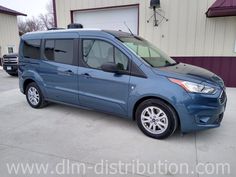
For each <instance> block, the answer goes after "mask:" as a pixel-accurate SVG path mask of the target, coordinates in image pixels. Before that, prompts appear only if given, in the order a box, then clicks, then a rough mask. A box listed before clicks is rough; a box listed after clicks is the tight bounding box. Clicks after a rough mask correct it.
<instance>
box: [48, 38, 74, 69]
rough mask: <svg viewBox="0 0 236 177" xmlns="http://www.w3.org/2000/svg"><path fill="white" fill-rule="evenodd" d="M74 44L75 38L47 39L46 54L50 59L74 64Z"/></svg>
mask: <svg viewBox="0 0 236 177" xmlns="http://www.w3.org/2000/svg"><path fill="white" fill-rule="evenodd" d="M73 46H74V40H73V39H56V40H51V39H50V40H46V41H45V50H44V55H45V57H46V59H48V60H50V61H55V62H58V63H64V64H70V65H72V64H73Z"/></svg>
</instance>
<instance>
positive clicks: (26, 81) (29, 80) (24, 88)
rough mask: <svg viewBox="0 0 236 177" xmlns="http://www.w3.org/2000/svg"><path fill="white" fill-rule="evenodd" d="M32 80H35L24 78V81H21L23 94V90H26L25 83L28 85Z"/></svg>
mask: <svg viewBox="0 0 236 177" xmlns="http://www.w3.org/2000/svg"><path fill="white" fill-rule="evenodd" d="M32 82H35V80H33V79H26V80H25V81H24V83H23V91H24V94H25V90H26V87H27V85H29V84H30V83H32ZM35 83H36V82H35Z"/></svg>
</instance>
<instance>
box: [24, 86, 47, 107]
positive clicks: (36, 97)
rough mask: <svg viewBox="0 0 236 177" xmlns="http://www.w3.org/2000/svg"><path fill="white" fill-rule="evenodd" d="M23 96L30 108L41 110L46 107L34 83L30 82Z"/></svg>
mask: <svg viewBox="0 0 236 177" xmlns="http://www.w3.org/2000/svg"><path fill="white" fill-rule="evenodd" d="M25 94H26V99H27V101H28V103H29V105H30V106H31V107H33V108H42V107H44V106H46V105H47V102H46V101H45V100H44V97H43V94H42V92H41V90H40V88H39V87H38V85H37V84H36V83H35V82H31V83H30V84H28V85H27V87H26V91H25Z"/></svg>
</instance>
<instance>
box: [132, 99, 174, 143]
mask: <svg viewBox="0 0 236 177" xmlns="http://www.w3.org/2000/svg"><path fill="white" fill-rule="evenodd" d="M135 116H136V120H137V124H138V126H139V128H140V130H141V131H142V132H143V133H144V134H145V135H147V136H149V137H152V138H156V139H164V138H167V137H169V136H170V135H172V134H173V133H174V131H175V130H176V128H177V115H176V113H175V111H174V110H173V108H172V107H171V106H169V105H168V104H167V103H165V102H164V101H162V100H159V99H149V100H145V101H144V102H142V103H141V104H140V105H139V106H138V108H137V110H136V115H135Z"/></svg>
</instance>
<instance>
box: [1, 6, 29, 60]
mask: <svg viewBox="0 0 236 177" xmlns="http://www.w3.org/2000/svg"><path fill="white" fill-rule="evenodd" d="M18 15H23V16H26V15H25V14H22V13H20V12H17V11H14V10H12V9H8V8H6V7H3V6H0V22H1V24H0V58H2V56H3V55H4V54H8V53H16V52H18V45H19V40H20V37H19V32H18V26H17V16H18Z"/></svg>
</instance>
